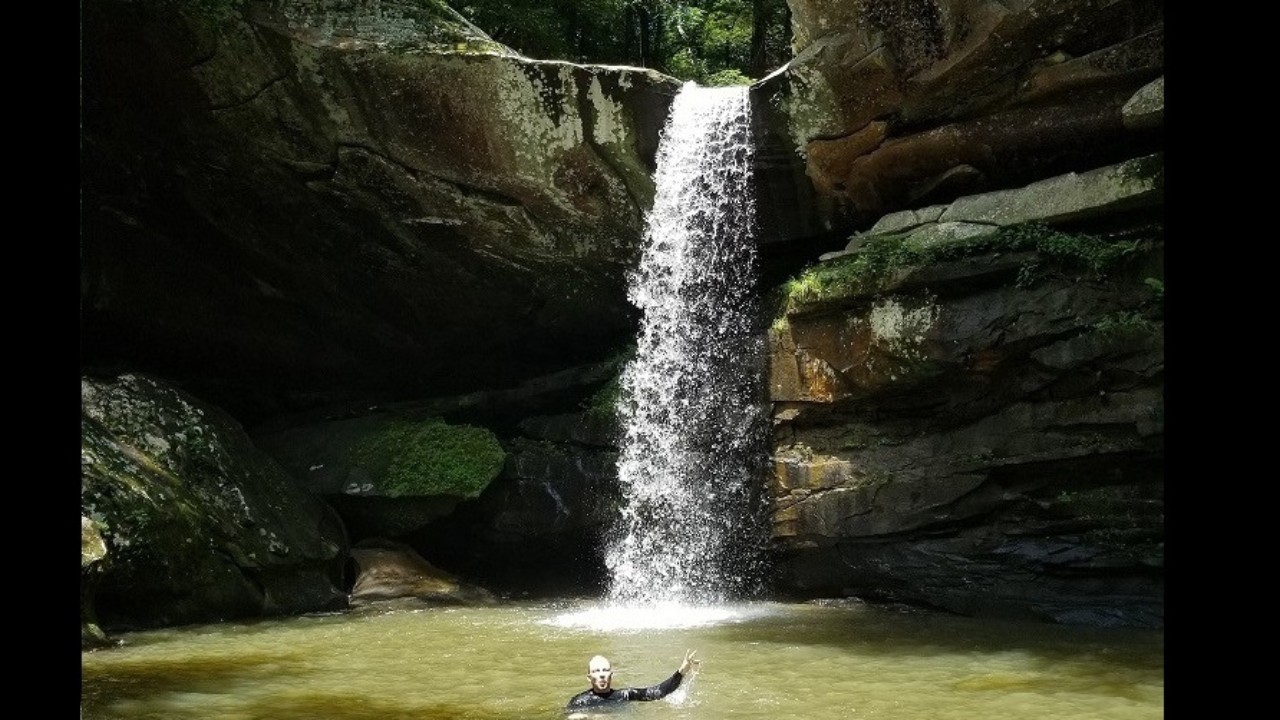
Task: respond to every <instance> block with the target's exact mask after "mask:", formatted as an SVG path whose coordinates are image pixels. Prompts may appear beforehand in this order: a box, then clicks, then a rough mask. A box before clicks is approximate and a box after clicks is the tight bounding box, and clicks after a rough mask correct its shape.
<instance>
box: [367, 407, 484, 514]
mask: <svg viewBox="0 0 1280 720" xmlns="http://www.w3.org/2000/svg"><path fill="white" fill-rule="evenodd" d="M350 462H351V464H352V465H353V466H357V467H359V468H362V469H364V470H365V471H366V472H367V473H368V476H369V478H370V480H371V481H372V483H373V484H374V485H376V487H377V489H379V490H380V491H381V492H382V494H385V495H388V496H390V497H403V496H416V495H454V496H461V497H476V496H478V495H479V494H480V493H481V492H482V491H483V490H484V489H485V488H486V487H488V485H489V483H490V482H492V481H493V480H494V478H496V477H498V474H499V473H500V472H501V471H502V466H503V464H504V463H505V462H506V452H505V451H504V450H503V449H502V445H500V444H499V443H498V439H497V438H496V437H495V436H494V434H493V433H492V432H490V431H488V430H487V429H485V428H481V427H474V426H470V425H450V424H448V423H446V422H444V421H443V420H440V419H437V418H431V419H427V420H421V421H415V420H406V419H398V420H394V421H391V422H389V423H387V424H386V425H385V426H383V427H382V428H381V429H380V430H379V431H377V432H376V433H372V434H370V435H368V436H367V437H365V438H363V439H361V440H359V441H357V442H355V443H354V444H353V445H352V447H351V449H350Z"/></svg>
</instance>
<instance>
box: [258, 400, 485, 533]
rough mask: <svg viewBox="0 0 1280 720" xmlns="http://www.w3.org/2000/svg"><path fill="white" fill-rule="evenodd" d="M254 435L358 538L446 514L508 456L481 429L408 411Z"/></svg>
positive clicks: (474, 493) (471, 494)
mask: <svg viewBox="0 0 1280 720" xmlns="http://www.w3.org/2000/svg"><path fill="white" fill-rule="evenodd" d="M257 442H258V443H259V445H260V446H261V447H262V448H263V450H264V451H266V452H268V453H269V454H271V455H272V456H273V457H274V458H275V459H276V460H277V461H278V462H280V464H281V465H282V466H283V467H284V468H285V469H287V470H288V471H289V472H290V473H291V474H292V475H293V476H294V477H295V478H297V479H298V482H300V483H302V484H303V485H304V486H305V487H307V488H308V489H309V490H310V492H313V493H315V494H316V495H318V496H320V497H322V498H324V499H325V500H326V501H327V502H328V503H329V504H330V505H332V506H333V508H334V509H335V510H337V512H338V513H339V514H340V515H341V516H342V518H343V520H344V522H345V524H346V527H347V531H348V533H349V534H350V536H351V537H352V538H353V540H354V541H357V542H358V541H359V540H360V539H362V538H367V537H377V536H389V537H393V536H400V535H404V534H406V533H410V532H413V531H414V530H417V529H420V528H421V527H423V526H424V525H426V524H427V523H429V522H431V521H433V520H436V519H438V518H440V517H443V516H445V515H448V514H449V513H450V512H452V511H453V510H454V508H455V506H456V505H457V503H458V502H459V501H461V500H463V499H466V498H471V497H476V496H478V495H479V494H480V493H481V492H482V491H483V490H484V488H485V487H486V486H487V485H488V484H489V483H490V482H492V481H493V480H494V478H496V477H498V474H499V473H500V472H501V471H502V468H503V465H504V463H505V461H506V453H505V451H504V450H503V448H502V446H501V444H499V442H498V439H497V438H496V437H495V436H494V435H493V433H492V432H490V431H489V430H488V429H486V428H483V427H477V426H472V425H462V424H451V423H446V422H444V421H443V420H441V419H440V418H438V417H431V416H423V415H422V414H421V413H417V412H405V411H383V412H378V413H376V414H372V415H366V416H363V417H356V418H349V419H340V420H331V421H328V422H317V423H311V424H307V425H299V426H296V427H288V428H283V429H278V430H274V431H272V432H266V433H260V434H258V436H257Z"/></svg>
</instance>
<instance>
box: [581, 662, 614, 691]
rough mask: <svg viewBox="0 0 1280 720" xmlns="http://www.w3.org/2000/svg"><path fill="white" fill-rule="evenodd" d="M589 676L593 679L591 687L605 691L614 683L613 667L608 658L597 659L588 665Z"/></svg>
mask: <svg viewBox="0 0 1280 720" xmlns="http://www.w3.org/2000/svg"><path fill="white" fill-rule="evenodd" d="M587 678H588V679H589V680H591V689H592V690H594V691H596V692H604V691H606V690H608V689H609V685H610V684H612V683H613V667H612V666H610V665H609V661H608V660H604V659H596V660H592V661H591V663H590V664H588V665H587Z"/></svg>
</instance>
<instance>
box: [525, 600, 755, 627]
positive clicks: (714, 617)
mask: <svg viewBox="0 0 1280 720" xmlns="http://www.w3.org/2000/svg"><path fill="white" fill-rule="evenodd" d="M768 614H769V610H768V608H767V607H764V606H759V605H749V604H737V605H695V604H689V603H680V602H659V603H646V604H632V605H626V604H600V605H596V606H591V607H585V608H580V609H577V610H573V611H569V612H565V613H561V614H560V615H557V616H555V617H552V618H548V619H547V620H545V621H544V622H545V623H546V624H548V625H555V626H557V627H563V628H582V629H586V630H594V631H599V632H605V631H610V632H616V631H627V630H669V629H685V628H700V627H711V626H715V625H725V624H730V623H735V622H742V621H745V620H750V619H753V618H758V617H761V616H764V615H768Z"/></svg>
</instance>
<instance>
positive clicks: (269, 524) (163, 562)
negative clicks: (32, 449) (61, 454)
mask: <svg viewBox="0 0 1280 720" xmlns="http://www.w3.org/2000/svg"><path fill="white" fill-rule="evenodd" d="M80 463H81V514H82V516H83V517H84V518H86V519H87V520H88V521H89V522H88V523H85V522H84V521H82V530H86V529H88V530H92V531H93V532H89V533H88V534H87V535H85V538H86V540H87V541H91V542H90V544H89V545H88V546H85V547H84V548H82V575H83V574H84V572H86V571H90V572H92V573H93V574H94V575H96V576H97V579H96V585H95V586H94V587H93V598H92V606H93V608H92V609H93V611H94V612H96V615H97V617H98V619H99V620H100V621H101V625H102V627H103V628H104V629H106V630H108V631H110V630H111V629H112V628H137V627H161V626H168V625H178V624H184V623H197V622H213V621H218V620H225V619H230V618H242V617H253V616H260V615H274V614H292V613H301V612H309V611H313V610H331V609H335V608H339V607H342V606H344V605H345V600H346V598H345V593H343V592H342V591H341V590H340V589H339V585H340V584H341V578H342V565H343V561H344V559H345V550H346V542H347V541H346V536H345V532H344V530H343V527H342V524H341V521H340V520H339V519H338V517H337V516H336V515H335V514H334V512H333V510H332V509H331V508H329V507H328V506H327V505H326V504H325V503H324V502H322V501H320V500H319V499H317V498H316V497H315V496H313V495H311V494H309V493H307V492H306V491H304V490H302V489H301V488H299V487H298V486H297V485H295V484H294V482H293V481H292V479H291V478H290V477H289V476H288V474H287V473H285V471H284V470H282V469H281V468H280V467H279V466H278V465H276V464H275V463H274V462H272V461H271V460H270V458H268V457H267V456H266V455H264V454H263V453H262V452H261V451H259V450H258V449H257V448H255V447H254V446H253V444H252V443H251V442H250V441H249V439H248V437H247V436H246V435H245V433H244V431H243V430H242V429H241V427H240V426H239V424H237V423H236V422H235V421H234V420H232V419H231V418H229V417H227V416H226V415H225V414H224V413H223V412H222V411H220V410H219V409H218V408H216V407H214V406H211V405H208V404H205V403H203V402H201V401H199V400H197V399H195V398H193V397H191V396H190V395H187V394H186V393H185V392H183V391H181V390H178V389H176V388H174V387H172V386H169V385H167V384H165V383H164V382H161V381H159V380H157V379H153V378H149V377H146V376H142V375H137V374H126V375H121V376H119V377H115V378H110V379H102V378H90V377H86V378H84V379H83V380H82V383H81V460H80ZM94 532H96V533H98V534H100V536H101V541H102V542H103V544H104V546H105V548H106V557H107V558H108V559H109V560H110V562H109V564H106V565H102V564H101V560H93V559H92V558H94V557H96V555H97V554H98V553H96V552H94V553H88V552H87V550H86V549H85V548H87V547H96V546H97V542H96V541H95V540H94V538H93V533H94ZM86 561H88V562H89V566H88V568H87V569H86V568H85V567H84V563H85V562H86ZM97 568H101V569H97ZM86 602H87V601H86ZM84 612H85V611H84V610H82V615H83V613H84ZM83 622H84V619H83V617H82V623H83Z"/></svg>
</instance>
